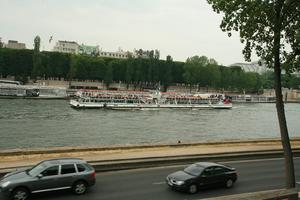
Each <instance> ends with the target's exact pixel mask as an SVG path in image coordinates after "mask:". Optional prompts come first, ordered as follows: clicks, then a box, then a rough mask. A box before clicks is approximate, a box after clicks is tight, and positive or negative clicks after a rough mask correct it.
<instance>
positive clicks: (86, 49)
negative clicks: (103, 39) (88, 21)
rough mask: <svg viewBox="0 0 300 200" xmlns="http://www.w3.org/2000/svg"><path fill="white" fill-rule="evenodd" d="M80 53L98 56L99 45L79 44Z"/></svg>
mask: <svg viewBox="0 0 300 200" xmlns="http://www.w3.org/2000/svg"><path fill="white" fill-rule="evenodd" d="M79 54H81V55H89V56H98V55H99V46H98V45H97V46H88V45H84V44H82V45H80V46H79Z"/></svg>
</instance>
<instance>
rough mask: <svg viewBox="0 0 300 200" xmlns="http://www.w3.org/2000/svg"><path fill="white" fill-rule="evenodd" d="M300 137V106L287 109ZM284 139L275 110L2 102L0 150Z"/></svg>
mask: <svg viewBox="0 0 300 200" xmlns="http://www.w3.org/2000/svg"><path fill="white" fill-rule="evenodd" d="M285 108H286V116H287V122H288V128H289V133H290V136H291V137H300V130H299V128H300V104H286V105H285ZM278 137H280V133H279V126H278V120H277V115H276V108H275V104H234V107H233V109H231V110H156V111H151V110H150V111H145V110H142V111H139V110H137V111H114V110H75V109H73V108H71V107H70V106H69V102H68V101H65V100H26V99H13V100H12V99H0V149H15V148H40V147H58V146H59V147H60V146H116V145H129V144H158V143H159V144H165V143H177V141H178V140H180V141H181V142H204V141H222V140H228V139H253V138H278Z"/></svg>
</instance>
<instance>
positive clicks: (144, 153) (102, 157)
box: [0, 138, 300, 170]
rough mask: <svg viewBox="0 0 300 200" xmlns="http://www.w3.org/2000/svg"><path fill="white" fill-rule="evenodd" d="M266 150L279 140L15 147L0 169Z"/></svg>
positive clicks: (5, 153)
mask: <svg viewBox="0 0 300 200" xmlns="http://www.w3.org/2000/svg"><path fill="white" fill-rule="evenodd" d="M291 145H292V148H293V149H296V148H300V138H293V139H292V140H291ZM268 150H282V146H281V141H280V140H279V139H261V140H244V141H240V140H231V141H223V142H206V143H188V144H187V143H178V144H161V145H143V146H123V147H121V146H116V147H86V148H84V147H61V148H47V149H15V150H2V151H0V170H5V169H9V168H11V169H13V168H15V167H23V166H30V165H34V164H36V163H38V162H40V161H42V160H45V159H52V158H63V157H77V158H82V159H84V160H87V161H90V162H96V161H118V160H120V161H124V160H130V159H143V158H162V157H172V156H189V155H207V154H218V153H239V152H247V151H268Z"/></svg>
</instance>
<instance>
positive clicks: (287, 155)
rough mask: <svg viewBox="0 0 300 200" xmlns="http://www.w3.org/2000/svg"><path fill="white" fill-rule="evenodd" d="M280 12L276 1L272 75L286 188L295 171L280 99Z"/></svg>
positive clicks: (289, 185)
mask: <svg viewBox="0 0 300 200" xmlns="http://www.w3.org/2000/svg"><path fill="white" fill-rule="evenodd" d="M280 12H281V7H280V4H279V3H278V5H277V8H276V24H275V27H274V52H273V53H274V73H275V74H274V75H275V93H276V109H277V117H278V121H279V127H280V134H281V142H282V147H283V151H284V159H285V177H286V188H294V187H295V172H294V162H293V153H292V150H291V144H290V138H289V133H288V129H287V123H286V117H285V111H284V104H283V99H282V89H281V68H280V33H281V31H280V30H281V28H280Z"/></svg>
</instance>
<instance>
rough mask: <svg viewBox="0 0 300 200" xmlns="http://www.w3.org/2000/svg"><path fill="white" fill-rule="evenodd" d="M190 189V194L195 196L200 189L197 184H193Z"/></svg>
mask: <svg viewBox="0 0 300 200" xmlns="http://www.w3.org/2000/svg"><path fill="white" fill-rule="evenodd" d="M188 189H189V193H190V194H195V193H197V192H198V187H197V185H195V184H191V185H190V186H189V188H188Z"/></svg>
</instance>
